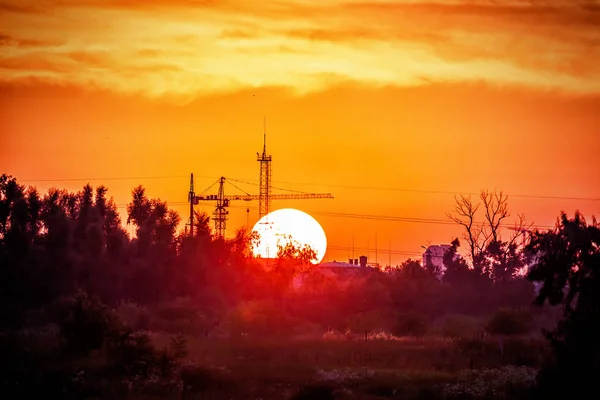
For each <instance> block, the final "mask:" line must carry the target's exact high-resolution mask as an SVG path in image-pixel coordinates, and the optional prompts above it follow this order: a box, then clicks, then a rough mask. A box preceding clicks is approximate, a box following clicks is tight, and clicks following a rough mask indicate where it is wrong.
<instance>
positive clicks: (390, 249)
mask: <svg viewBox="0 0 600 400" xmlns="http://www.w3.org/2000/svg"><path fill="white" fill-rule="evenodd" d="M388 248H389V253H388V254H389V260H388V262H389V264H390V268H392V240H391V239H390V240H389V243H388Z"/></svg>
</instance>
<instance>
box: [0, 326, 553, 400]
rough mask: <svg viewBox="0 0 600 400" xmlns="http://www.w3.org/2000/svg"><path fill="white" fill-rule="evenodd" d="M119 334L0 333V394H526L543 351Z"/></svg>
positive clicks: (524, 343) (534, 342)
mask: <svg viewBox="0 0 600 400" xmlns="http://www.w3.org/2000/svg"><path fill="white" fill-rule="evenodd" d="M123 335H124V336H126V337H125V338H123V337H122V338H116V339H114V343H108V344H107V345H105V346H104V347H103V348H102V349H101V350H97V351H92V352H91V353H89V355H86V356H83V355H81V356H76V355H72V354H71V355H66V354H65V352H64V349H61V346H60V343H59V341H58V339H57V337H56V335H55V334H54V333H53V332H51V331H48V332H35V333H33V332H21V333H20V334H19V335H18V336H14V335H13V336H12V337H4V338H3V341H2V342H3V343H2V344H3V347H4V348H3V349H2V351H3V354H4V355H6V356H7V358H5V360H6V361H10V365H8V364H5V367H4V368H3V369H4V370H5V371H4V372H3V378H2V380H3V382H2V393H1V395H2V397H3V398H10V397H13V396H18V397H30V396H42V395H43V396H44V397H48V396H53V397H59V398H73V399H80V398H89V399H117V398H119V399H126V398H127V399H317V400H318V399H527V398H531V388H532V385H533V383H534V381H535V377H536V374H537V368H538V366H539V365H540V363H541V361H542V358H543V357H544V354H545V353H546V352H547V349H546V344H545V341H543V340H541V339H532V338H510V339H503V340H500V339H498V338H483V339H482V338H477V339H454V340H449V339H438V338H424V339H397V338H373V339H370V340H368V341H365V340H364V338H363V339H362V340H360V339H353V338H344V337H343V336H338V337H332V335H330V336H325V337H323V338H310V339H309V338H305V339H281V338H279V339H277V338H270V339H267V338H263V339H256V338H255V339H251V338H247V337H246V338H236V339H231V338H230V339H217V338H195V337H184V336H176V337H173V336H169V335H166V334H159V333H135V334H131V333H124V334H123ZM119 340H120V342H119ZM6 396H8V397H6Z"/></svg>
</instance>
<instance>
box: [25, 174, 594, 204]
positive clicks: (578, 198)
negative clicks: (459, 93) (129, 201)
mask: <svg viewBox="0 0 600 400" xmlns="http://www.w3.org/2000/svg"><path fill="white" fill-rule="evenodd" d="M197 177H198V178H202V179H218V178H219V177H214V176H197ZM187 178H188V176H187V175H170V176H169V175H167V176H129V177H104V178H60V179H19V180H18V181H19V182H24V183H39V182H55V183H58V182H91V181H117V180H120V181H127V180H153V179H187ZM227 179H228V180H232V181H234V182H240V183H245V184H248V185H255V186H259V185H258V184H256V183H253V182H251V180H250V179H234V178H227ZM274 183H277V184H280V183H282V184H289V185H303V186H320V187H329V188H342V189H353V190H373V191H395V192H406V193H422V194H446V195H461V194H462V195H475V196H477V195H479V193H477V192H461V191H449V190H428V189H411V188H397V187H378V186H357V185H338V184H330V183H313V182H291V181H276V182H274ZM273 189H277V190H285V191H290V192H295V191H296V190H292V189H284V188H278V187H273ZM297 192H299V193H304V192H301V191H297ZM506 195H507V196H509V197H516V198H532V199H544V200H570V201H594V202H596V201H600V197H582V196H557V195H540V194H510V193H507V194H506Z"/></svg>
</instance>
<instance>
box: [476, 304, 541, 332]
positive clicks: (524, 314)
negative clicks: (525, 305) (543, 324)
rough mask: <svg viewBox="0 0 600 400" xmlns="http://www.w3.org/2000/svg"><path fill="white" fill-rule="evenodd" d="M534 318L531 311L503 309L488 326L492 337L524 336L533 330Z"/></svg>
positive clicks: (487, 328)
mask: <svg viewBox="0 0 600 400" xmlns="http://www.w3.org/2000/svg"><path fill="white" fill-rule="evenodd" d="M532 323H533V317H532V315H531V312H530V311H529V310H525V309H510V308H501V309H499V310H497V311H496V312H495V313H494V314H493V315H492V318H491V319H490V321H489V322H488V324H487V326H486V330H487V332H488V333H490V334H491V335H522V334H525V333H528V332H529V331H530V330H531V325H532Z"/></svg>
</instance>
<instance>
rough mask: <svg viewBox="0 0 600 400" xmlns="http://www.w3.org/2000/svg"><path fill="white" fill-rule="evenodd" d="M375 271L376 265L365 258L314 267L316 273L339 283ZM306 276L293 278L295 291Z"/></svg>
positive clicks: (332, 262) (326, 263) (301, 275)
mask: <svg viewBox="0 0 600 400" xmlns="http://www.w3.org/2000/svg"><path fill="white" fill-rule="evenodd" d="M375 269H377V268H376V264H374V263H369V262H367V257H366V256H360V257H359V258H355V259H349V260H348V262H341V261H329V262H324V263H320V264H318V265H317V267H316V271H318V272H319V273H320V274H322V275H323V276H325V277H329V278H333V279H337V280H340V281H345V280H350V279H352V278H354V277H356V276H359V275H360V274H363V273H368V272H371V271H373V270H375ZM306 276H307V274H298V275H297V276H296V277H294V280H293V282H292V287H293V288H295V289H297V288H299V287H301V286H302V285H303V283H304V279H305V278H306Z"/></svg>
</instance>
